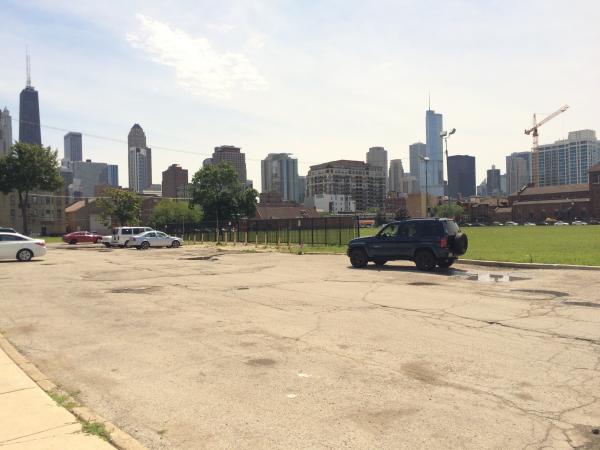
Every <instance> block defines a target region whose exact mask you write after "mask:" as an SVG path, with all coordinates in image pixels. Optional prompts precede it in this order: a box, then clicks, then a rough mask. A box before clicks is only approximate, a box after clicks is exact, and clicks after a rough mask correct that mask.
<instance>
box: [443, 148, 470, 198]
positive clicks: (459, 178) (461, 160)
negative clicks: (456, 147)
mask: <svg viewBox="0 0 600 450" xmlns="http://www.w3.org/2000/svg"><path fill="white" fill-rule="evenodd" d="M475 184H476V181H475V157H474V156H469V155H452V156H449V157H448V195H449V196H450V198H454V199H457V198H461V197H462V198H466V197H471V196H473V195H475V193H476V190H475Z"/></svg>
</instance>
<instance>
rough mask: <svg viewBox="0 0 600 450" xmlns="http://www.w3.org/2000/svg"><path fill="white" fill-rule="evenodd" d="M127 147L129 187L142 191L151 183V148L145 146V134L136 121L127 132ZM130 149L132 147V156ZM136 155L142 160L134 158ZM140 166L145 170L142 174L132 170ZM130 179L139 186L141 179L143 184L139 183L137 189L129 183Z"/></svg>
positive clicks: (137, 169)
mask: <svg viewBox="0 0 600 450" xmlns="http://www.w3.org/2000/svg"><path fill="white" fill-rule="evenodd" d="M127 149H128V152H129V157H128V160H129V183H130V184H129V188H130V189H133V190H135V191H136V192H142V191H143V190H144V189H146V188H147V187H149V186H150V185H151V184H152V149H150V148H148V147H147V146H146V134H145V133H144V130H143V129H142V127H141V126H140V125H139V124H137V123H135V124H133V126H132V127H131V130H130V131H129V134H128V135H127ZM132 149H134V151H133V157H132ZM135 149H138V150H140V151H137V150H135ZM136 155H137V156H136ZM138 156H139V157H140V158H142V159H143V161H142V160H138V159H136V158H138ZM132 163H133V165H132ZM142 166H143V170H144V171H145V173H144V174H140V173H137V172H136V173H133V172H132V171H133V170H136V171H139V170H142V169H141V168H142ZM135 180H137V181H135ZM132 181H134V184H135V185H136V186H139V183H140V182H142V181H143V183H144V184H143V185H141V187H140V189H139V190H138V189H134V188H133V185H132V184H131V182H132Z"/></svg>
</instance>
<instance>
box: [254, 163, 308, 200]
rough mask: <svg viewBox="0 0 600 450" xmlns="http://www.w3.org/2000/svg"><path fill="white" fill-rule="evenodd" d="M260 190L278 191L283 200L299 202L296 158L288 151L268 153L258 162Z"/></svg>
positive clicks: (266, 191) (264, 191) (265, 191)
mask: <svg viewBox="0 0 600 450" xmlns="http://www.w3.org/2000/svg"><path fill="white" fill-rule="evenodd" d="M260 173H261V192H263V193H278V194H280V195H281V199H282V200H283V201H292V202H300V192H299V186H298V184H299V182H298V160H297V159H296V158H291V157H290V154H289V153H269V155H268V156H267V157H266V158H265V159H263V160H262V161H261V163H260Z"/></svg>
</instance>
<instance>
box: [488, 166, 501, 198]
mask: <svg viewBox="0 0 600 450" xmlns="http://www.w3.org/2000/svg"><path fill="white" fill-rule="evenodd" d="M486 180H487V181H486V192H487V195H489V196H490V197H497V196H499V195H500V194H501V193H502V188H501V185H500V169H496V166H492V168H491V169H488V171H487V178H486Z"/></svg>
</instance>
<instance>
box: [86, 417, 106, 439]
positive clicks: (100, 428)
mask: <svg viewBox="0 0 600 450" xmlns="http://www.w3.org/2000/svg"><path fill="white" fill-rule="evenodd" d="M81 429H82V430H83V432H84V433H87V434H94V435H96V436H98V437H100V438H102V439H104V440H105V441H108V440H109V439H110V433H109V432H108V431H107V430H106V428H105V427H104V424H103V423H100V422H93V421H92V422H83V423H82V424H81Z"/></svg>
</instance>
